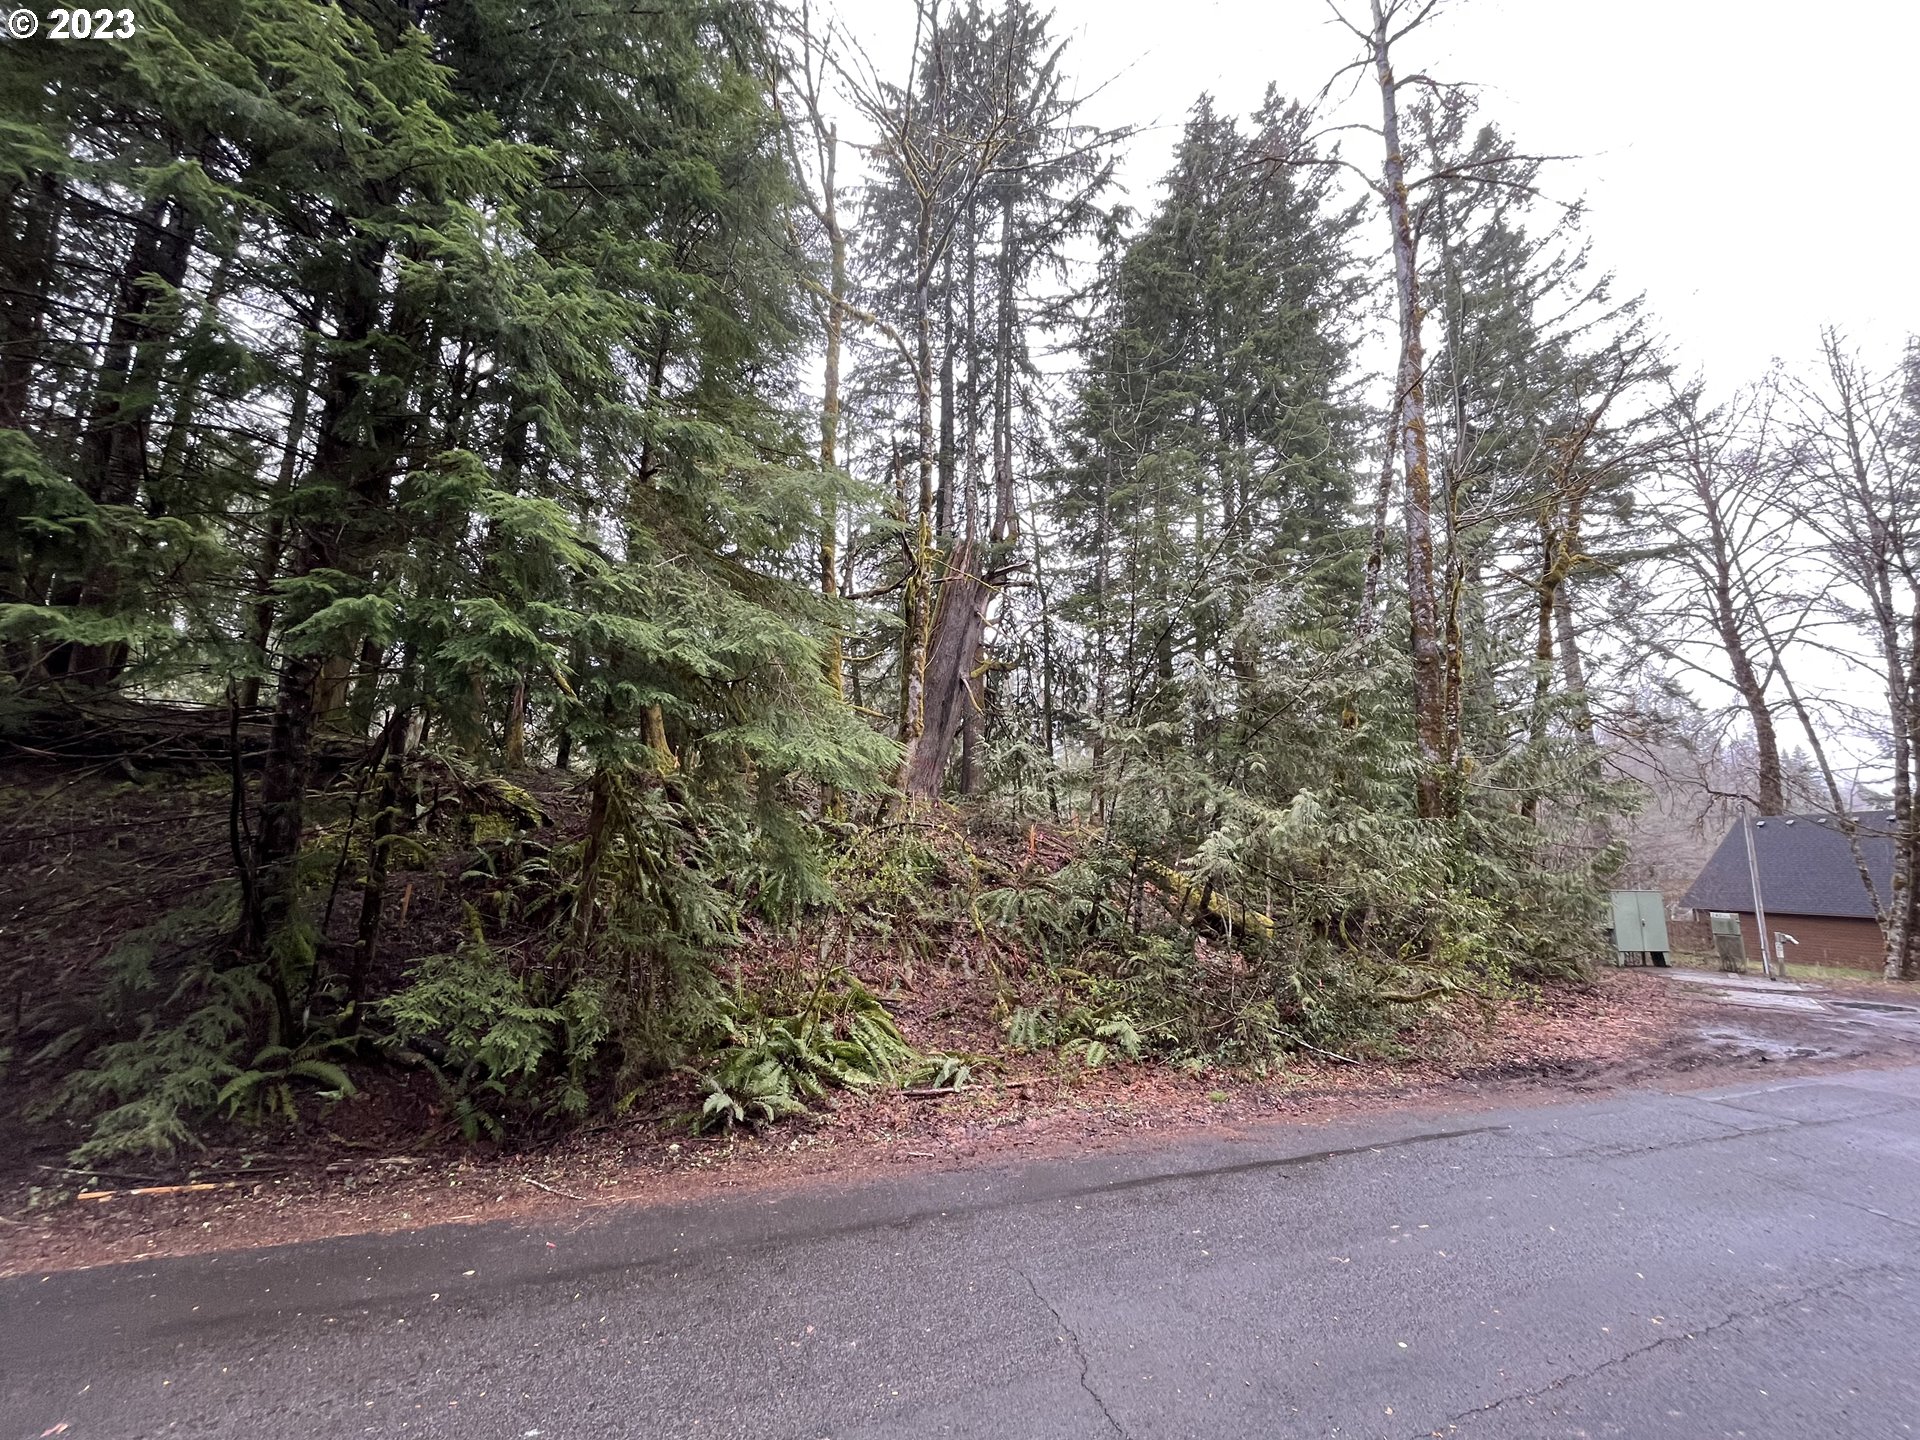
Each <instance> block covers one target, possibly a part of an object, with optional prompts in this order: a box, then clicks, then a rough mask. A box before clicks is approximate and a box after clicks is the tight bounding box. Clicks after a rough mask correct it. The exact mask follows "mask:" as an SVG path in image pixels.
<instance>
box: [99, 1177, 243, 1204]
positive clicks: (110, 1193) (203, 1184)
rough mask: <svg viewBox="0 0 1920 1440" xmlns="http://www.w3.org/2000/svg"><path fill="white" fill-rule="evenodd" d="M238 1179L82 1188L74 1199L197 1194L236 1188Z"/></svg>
mask: <svg viewBox="0 0 1920 1440" xmlns="http://www.w3.org/2000/svg"><path fill="white" fill-rule="evenodd" d="M239 1187H240V1182H239V1181H238V1180H222V1181H219V1182H215V1181H212V1180H200V1181H196V1182H195V1183H194V1184H192V1185H139V1186H136V1187H135V1188H133V1189H132V1190H82V1191H81V1192H80V1193H79V1194H78V1195H76V1196H74V1197H73V1198H74V1199H76V1200H101V1201H105V1200H111V1199H113V1197H114V1196H116V1195H197V1194H200V1193H201V1192H202V1191H206V1190H237V1189H238V1188H239Z"/></svg>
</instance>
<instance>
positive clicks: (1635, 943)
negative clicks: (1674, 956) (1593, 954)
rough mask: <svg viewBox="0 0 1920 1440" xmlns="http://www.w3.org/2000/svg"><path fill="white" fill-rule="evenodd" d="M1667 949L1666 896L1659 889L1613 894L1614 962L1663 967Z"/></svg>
mask: <svg viewBox="0 0 1920 1440" xmlns="http://www.w3.org/2000/svg"><path fill="white" fill-rule="evenodd" d="M1667 948H1668V947H1667V900H1666V897H1665V896H1664V895H1662V894H1661V893H1660V892H1659V891H1658V890H1616V891H1614V892H1613V951H1614V963H1615V964H1618V965H1637V964H1653V965H1665V964H1666V963H1667Z"/></svg>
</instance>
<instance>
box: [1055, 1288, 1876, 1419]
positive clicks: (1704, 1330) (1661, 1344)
mask: <svg viewBox="0 0 1920 1440" xmlns="http://www.w3.org/2000/svg"><path fill="white" fill-rule="evenodd" d="M1892 1273H1894V1272H1893V1267H1891V1266H1887V1265H1869V1266H1866V1267H1864V1268H1863V1269H1859V1270H1849V1271H1847V1272H1846V1273H1845V1274H1844V1275H1836V1276H1835V1277H1834V1278H1833V1279H1831V1280H1827V1281H1823V1282H1822V1283H1821V1284H1818V1285H1813V1286H1809V1287H1808V1288H1807V1289H1805V1290H1801V1291H1799V1292H1798V1293H1796V1294H1793V1295H1784V1296H1782V1297H1781V1298H1780V1299H1778V1300H1773V1301H1770V1302H1768V1303H1767V1304H1765V1305H1760V1306H1756V1307H1755V1308H1753V1309H1751V1310H1736V1311H1734V1312H1733V1313H1732V1314H1731V1315H1727V1316H1724V1317H1722V1318H1721V1319H1719V1320H1715V1321H1714V1322H1713V1323H1712V1324H1710V1325H1704V1326H1702V1327H1701V1328H1700V1329H1698V1330H1686V1331H1682V1332H1680V1333H1678V1334H1674V1335H1662V1336H1660V1337H1659V1339H1657V1340H1649V1341H1648V1342H1647V1343H1646V1344H1645V1345H1637V1346H1635V1347H1634V1348H1633V1349H1631V1350H1628V1351H1625V1352H1623V1353H1622V1354H1619V1355H1615V1356H1614V1357H1613V1358H1612V1359H1610V1360H1603V1361H1601V1362H1600V1363H1599V1364H1598V1365H1593V1366H1589V1367H1588V1368H1587V1369H1585V1370H1575V1371H1572V1372H1570V1373H1569V1374H1566V1375H1560V1376H1556V1377H1555V1378H1554V1379H1552V1380H1549V1381H1548V1382H1547V1383H1546V1384H1544V1385H1540V1386H1536V1387H1535V1388H1534V1389H1532V1390H1520V1391H1516V1392H1515V1393H1514V1394H1512V1395H1502V1396H1500V1397H1499V1398H1498V1399H1496V1400H1489V1401H1488V1402H1487V1403H1486V1404H1485V1405H1476V1406H1474V1407H1473V1408H1472V1409H1470V1410H1462V1411H1460V1412H1458V1413H1457V1414H1454V1415H1449V1416H1448V1417H1447V1418H1446V1419H1445V1420H1442V1421H1441V1422H1440V1423H1439V1424H1438V1425H1436V1426H1434V1427H1433V1428H1432V1429H1431V1430H1419V1431H1416V1432H1415V1433H1414V1434H1413V1435H1411V1436H1409V1437H1408V1440H1427V1437H1430V1436H1434V1435H1446V1434H1449V1433H1451V1432H1452V1431H1453V1430H1454V1429H1455V1428H1457V1427H1458V1426H1459V1425H1460V1424H1461V1422H1463V1421H1466V1420H1471V1419H1473V1418H1474V1417H1475V1416H1476V1415H1490V1414H1492V1413H1493V1412H1494V1411H1495V1410H1499V1409H1502V1408H1503V1407H1505V1406H1508V1405H1511V1404H1513V1403H1514V1402H1515V1401H1526V1400H1538V1399H1539V1398H1540V1397H1541V1396H1542V1395H1547V1394H1550V1393H1551V1392H1553V1391H1555V1390H1558V1389H1560V1388H1561V1387H1563V1386H1566V1385H1571V1384H1574V1383H1575V1382H1576V1381H1581V1380H1591V1379H1593V1378H1594V1377H1595V1376H1597V1375H1604V1374H1606V1373H1607V1371H1609V1370H1614V1369H1618V1368H1619V1367H1620V1366H1622V1365H1625V1364H1627V1363H1628V1362H1630V1361H1633V1360H1637V1359H1639V1358H1640V1357H1641V1356H1642V1355H1650V1354H1652V1353H1653V1352H1654V1351H1656V1350H1663V1349H1666V1348H1667V1347H1669V1346H1673V1345H1685V1344H1688V1343H1689V1342H1691V1341H1694V1340H1704V1339H1706V1338H1707V1337H1708V1336H1710V1335H1714V1334H1717V1333H1719V1332H1720V1331H1722V1330H1725V1329H1728V1328H1729V1327H1731V1326H1734V1325H1739V1324H1741V1323H1743V1322H1745V1321H1748V1320H1762V1319H1765V1318H1766V1317H1767V1316H1769V1315H1777V1314H1779V1313H1780V1312H1781V1311H1782V1310H1789V1309H1792V1308H1793V1307H1794V1306H1795V1305H1799V1304H1802V1303H1804V1302H1805V1301H1808V1300H1816V1299H1819V1298H1821V1297H1822V1296H1825V1295H1829V1294H1832V1293H1834V1292H1835V1291H1839V1290H1844V1289H1845V1288H1846V1287H1847V1286H1848V1285H1850V1284H1852V1283H1853V1282H1854V1281H1855V1280H1862V1279H1865V1278H1867V1277H1868V1276H1871V1275H1886V1274H1892ZM1029 1283H1031V1282H1029Z"/></svg>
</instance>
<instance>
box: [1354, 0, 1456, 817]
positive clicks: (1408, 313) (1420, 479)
mask: <svg viewBox="0 0 1920 1440" xmlns="http://www.w3.org/2000/svg"><path fill="white" fill-rule="evenodd" d="M1389 38H1390V37H1389V31H1388V27H1387V19H1386V16H1385V14H1384V13H1383V11H1382V10H1381V8H1380V0H1373V63H1374V71H1375V77H1376V79H1377V80H1378V82H1379V85H1380V103H1381V111H1382V122H1383V135H1384V138H1385V142H1386V161H1385V167H1384V174H1383V181H1384V184H1383V188H1382V194H1383V196H1384V198H1385V200H1386V206H1387V218H1388V221H1389V224H1390V227H1391V229H1392V232H1393V272H1394V286H1395V296H1396V300H1397V302H1398V310H1399V322H1400V374H1401V375H1402V376H1403V377H1404V380H1405V383H1404V385H1403V387H1402V394H1401V402H1400V447H1401V460H1402V466H1403V469H1404V473H1405V476H1406V504H1405V515H1406V530H1407V609H1408V619H1409V622H1410V629H1411V632H1412V633H1411V645H1412V656H1413V720H1414V735H1415V738H1416V741H1417V743H1418V746H1419V754H1420V772H1421V773H1420V777H1419V780H1418V781H1417V787H1416V791H1415V803H1416V805H1417V808H1418V810H1419V813H1420V815H1421V816H1422V817H1424V818H1428V819H1436V818H1444V817H1445V816H1447V815H1449V814H1450V813H1451V811H1452V807H1453V801H1454V796H1453V786H1452V784H1451V783H1450V782H1451V777H1450V776H1448V775H1447V774H1446V769H1447V765H1446V741H1447V694H1446V657H1445V654H1444V653H1443V650H1442V645H1441V638H1440V616H1439V603H1438V596H1437V594H1436V593H1435V587H1434V566H1433V485H1432V480H1431V473H1430V470H1429V465H1428V453H1427V412H1426V393H1425V378H1424V377H1425V373H1426V370H1425V358H1424V355H1423V352H1422V342H1421V336H1420V329H1421V324H1422V321H1423V319H1424V316H1423V314H1422V312H1421V309H1420V273H1419V268H1418V262H1417V260H1416V257H1415V254H1414V235H1413V213H1412V207H1411V205H1410V203H1409V201H1408V197H1407V173H1406V155H1405V152H1404V150H1403V149H1402V146H1401V141H1400V104H1399V86H1398V82H1397V81H1396V80H1395V78H1394V74H1393V62H1392V58H1391V56H1390V55H1389V53H1388V46H1389Z"/></svg>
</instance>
